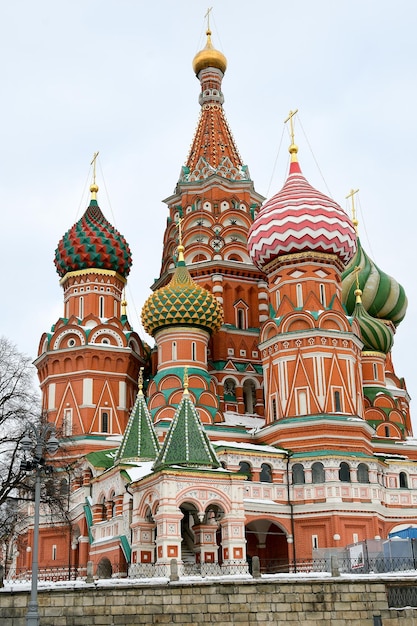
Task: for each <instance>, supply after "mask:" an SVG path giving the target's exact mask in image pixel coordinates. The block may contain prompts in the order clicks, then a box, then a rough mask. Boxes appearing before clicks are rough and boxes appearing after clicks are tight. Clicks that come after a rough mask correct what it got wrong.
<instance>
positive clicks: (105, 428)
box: [101, 411, 109, 433]
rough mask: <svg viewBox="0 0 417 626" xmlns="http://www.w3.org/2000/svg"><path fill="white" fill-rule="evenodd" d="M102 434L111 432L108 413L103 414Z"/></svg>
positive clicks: (103, 412)
mask: <svg viewBox="0 0 417 626" xmlns="http://www.w3.org/2000/svg"><path fill="white" fill-rule="evenodd" d="M101 432H102V433H108V432H109V414H108V412H107V411H102V412H101Z"/></svg>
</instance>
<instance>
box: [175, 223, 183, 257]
mask: <svg viewBox="0 0 417 626" xmlns="http://www.w3.org/2000/svg"><path fill="white" fill-rule="evenodd" d="M183 221H184V218H183V217H179V218H178V222H177V223H176V224H175V226H176V228H178V246H177V251H178V261H184V250H185V248H184V246H183V245H182V223H183Z"/></svg>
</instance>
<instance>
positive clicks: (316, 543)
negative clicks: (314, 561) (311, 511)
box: [311, 535, 319, 550]
mask: <svg viewBox="0 0 417 626" xmlns="http://www.w3.org/2000/svg"><path fill="white" fill-rule="evenodd" d="M311 545H312V546H313V550H318V547H319V538H318V536H317V535H311Z"/></svg>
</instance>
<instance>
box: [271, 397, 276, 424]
mask: <svg viewBox="0 0 417 626" xmlns="http://www.w3.org/2000/svg"><path fill="white" fill-rule="evenodd" d="M272 419H273V420H274V422H275V420H276V419H277V401H276V399H275V398H272Z"/></svg>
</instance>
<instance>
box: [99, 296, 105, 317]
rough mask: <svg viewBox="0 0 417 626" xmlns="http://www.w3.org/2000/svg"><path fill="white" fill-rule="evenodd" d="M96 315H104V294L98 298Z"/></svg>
mask: <svg viewBox="0 0 417 626" xmlns="http://www.w3.org/2000/svg"><path fill="white" fill-rule="evenodd" d="M98 316H99V317H104V296H100V297H99V299H98Z"/></svg>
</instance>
